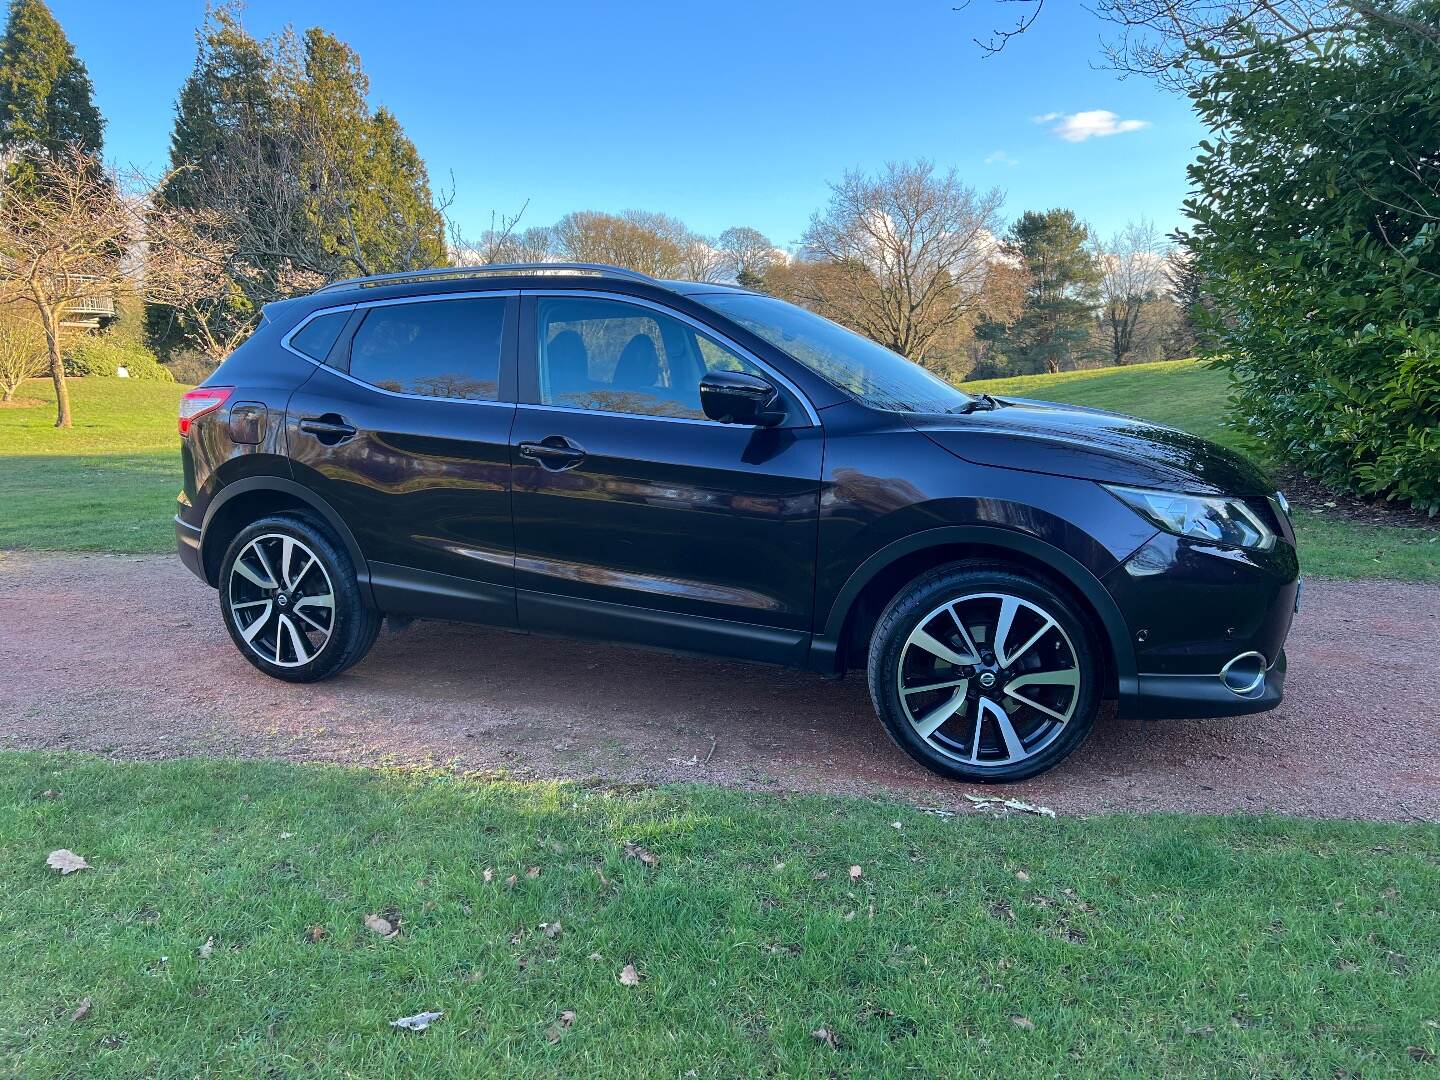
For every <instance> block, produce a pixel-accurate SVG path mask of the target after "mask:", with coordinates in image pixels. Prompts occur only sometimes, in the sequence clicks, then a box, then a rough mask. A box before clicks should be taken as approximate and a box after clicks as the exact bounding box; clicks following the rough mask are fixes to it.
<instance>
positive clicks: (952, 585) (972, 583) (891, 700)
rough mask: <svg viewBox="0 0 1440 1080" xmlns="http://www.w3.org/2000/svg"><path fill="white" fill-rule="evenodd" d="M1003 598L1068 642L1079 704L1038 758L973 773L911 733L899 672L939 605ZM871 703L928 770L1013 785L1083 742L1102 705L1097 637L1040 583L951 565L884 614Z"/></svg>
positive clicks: (872, 666) (873, 656) (873, 661)
mask: <svg viewBox="0 0 1440 1080" xmlns="http://www.w3.org/2000/svg"><path fill="white" fill-rule="evenodd" d="M985 592H1004V593H1009V594H1010V595H1012V596H1018V597H1020V598H1021V599H1022V600H1029V601H1031V602H1032V603H1035V604H1037V605H1039V606H1040V607H1041V608H1043V609H1044V610H1045V611H1046V612H1048V613H1049V614H1050V615H1051V616H1052V617H1053V618H1054V619H1055V621H1056V622H1057V623H1058V624H1059V625H1060V627H1061V629H1062V630H1064V631H1065V633H1066V635H1067V636H1068V637H1069V638H1070V643H1071V645H1072V646H1073V647H1074V649H1075V659H1076V663H1077V665H1078V666H1079V668H1080V692H1079V700H1077V701H1076V703H1075V710H1074V712H1073V713H1072V715H1071V717H1070V719H1069V720H1068V721H1067V722H1066V724H1065V728H1064V730H1063V731H1062V732H1061V733H1060V735H1059V737H1058V738H1056V739H1055V741H1054V742H1052V743H1051V744H1050V745H1049V746H1047V747H1046V748H1045V749H1044V750H1042V751H1040V753H1038V754H1035V755H1034V756H1032V757H1028V758H1026V759H1025V760H1023V761H1021V762H1018V763H1016V764H1014V765H1003V766H996V767H991V768H984V769H980V768H973V767H967V766H965V765H964V764H962V763H960V762H957V761H954V760H953V759H951V758H948V757H946V756H945V755H944V754H941V753H940V752H939V751H937V750H935V749H934V748H933V747H932V746H930V744H929V743H927V742H926V741H925V740H924V739H922V738H921V737H920V736H919V735H918V734H916V732H915V730H914V728H913V727H912V726H911V725H910V722H909V720H908V719H906V717H905V712H904V709H903V708H902V707H901V703H900V687H899V675H898V668H899V662H900V656H901V653H902V652H903V650H904V647H905V642H906V640H907V639H908V638H909V636H910V634H911V632H912V631H913V630H914V629H915V626H916V625H917V624H918V623H919V621H920V620H921V619H922V618H924V617H925V616H927V615H929V614H930V613H931V612H932V611H934V610H935V609H936V608H938V607H940V606H941V605H943V604H945V603H947V602H949V601H951V600H955V599H957V598H959V597H961V596H965V595H967V594H971V593H985ZM867 675H868V682H869V686H870V696H871V699H872V701H873V702H874V705H875V711H876V712H877V713H878V714H879V716H880V720H881V722H882V723H883V724H884V726H885V730H886V732H887V734H889V736H890V738H891V740H892V741H894V742H895V744H896V745H897V746H899V747H900V749H902V750H904V751H905V752H906V753H907V754H909V755H910V756H911V757H912V758H914V759H915V760H916V761H918V762H919V763H920V764H922V765H924V766H925V767H926V768H928V769H930V770H932V771H934V772H937V773H940V774H941V775H943V776H948V777H950V778H952V779H957V780H964V781H967V782H970V783H1011V782H1014V781H1018V780H1024V779H1026V778H1028V777H1031V776H1034V775H1036V774H1037V773H1041V772H1044V771H1045V770H1047V769H1050V768H1052V767H1054V766H1055V765H1057V764H1059V763H1060V762H1061V761H1062V760H1064V759H1065V758H1066V757H1068V756H1069V755H1070V753H1072V752H1073V751H1074V750H1075V748H1076V747H1078V746H1079V745H1080V743H1081V742H1083V741H1084V739H1085V737H1086V736H1087V735H1088V734H1089V733H1090V730H1091V728H1092V727H1093V726H1094V722H1095V714H1096V712H1097V710H1098V709H1099V705H1100V685H1099V684H1100V665H1099V663H1098V658H1097V653H1096V648H1095V639H1094V633H1093V631H1092V630H1091V629H1090V627H1089V625H1088V623H1087V621H1086V620H1085V619H1084V618H1083V616H1082V615H1081V614H1080V612H1079V611H1078V610H1077V608H1076V605H1075V603H1074V602H1073V601H1072V600H1070V599H1069V598H1068V597H1066V596H1065V595H1064V594H1062V593H1061V592H1059V591H1058V590H1056V589H1055V588H1053V587H1052V586H1050V585H1048V584H1047V583H1045V582H1042V581H1037V580H1035V579H1033V578H1030V577H1027V576H1024V575H1022V574H1020V573H1017V572H1016V571H1014V570H1010V569H1001V568H988V567H965V566H963V565H961V566H953V567H942V568H940V569H938V570H935V571H931V572H930V573H929V574H926V575H925V576H924V577H922V578H920V579H919V580H917V581H916V582H915V583H914V584H913V585H912V586H911V587H910V588H909V589H907V590H905V591H904V592H902V593H901V594H900V595H898V596H897V597H896V598H895V599H894V600H892V601H891V603H890V605H889V606H888V607H887V608H886V609H885V612H884V613H883V614H882V615H881V617H880V620H879V622H878V623H877V624H876V631H875V640H872V642H871V648H870V661H869V665H868V670H867Z"/></svg>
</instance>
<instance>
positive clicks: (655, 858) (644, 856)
mask: <svg viewBox="0 0 1440 1080" xmlns="http://www.w3.org/2000/svg"><path fill="white" fill-rule="evenodd" d="M625 857H626V858H627V859H639V860H640V861H641V862H642V863H644V864H645V865H646V866H648V867H650V869H652V870H653V869H655V867H657V866H659V865H660V856H659V855H656V854H655V853H654V852H653V851H651V850H650V849H649V848H643V847H641V846H640V845H639V844H631V843H629V842H626V844H625Z"/></svg>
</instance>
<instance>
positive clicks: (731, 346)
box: [518, 289, 820, 428]
mask: <svg viewBox="0 0 1440 1080" xmlns="http://www.w3.org/2000/svg"><path fill="white" fill-rule="evenodd" d="M519 292H520V295H521V296H533V297H535V298H536V299H540V298H543V297H547V296H565V297H579V298H581V299H590V300H614V301H616V302H618V303H621V304H630V305H631V306H633V307H642V308H650V309H652V310H654V311H658V312H660V314H662V315H668V316H669V317H670V318H672V319H677V320H679V321H680V322H682V323H687V324H689V326H690V327H691V328H693V329H695V330H698V331H699V332H700V333H702V334H704V335H705V336H706V337H708V338H711V339H712V340H714V341H716V342H717V343H719V344H720V345H721V346H723V347H724V348H726V349H728V350H729V351H730V352H733V353H734V354H735V355H736V356H739V357H740V358H742V359H744V360H748V361H749V362H750V363H752V364H754V365H755V366H756V367H757V368H759V369H760V370H761V371H763V372H765V374H766V375H769V376H770V377H771V378H772V379H774V380H775V381H776V382H778V383H779V384H780V385H781V386H783V387H784V388H785V389H786V390H788V391H790V393H791V394H792V395H794V397H795V400H796V401H798V402H800V406H801V408H803V409H804V410H805V415H806V417H807V418H808V420H809V421H810V422H809V423H808V424H807V425H805V426H806V427H815V428H818V427H819V426H820V415H819V414H818V413H817V412H816V411H815V406H813V405H811V404H810V399H809V398H807V397H806V396H805V395H804V394H803V393H802V392H801V391H800V388H799V387H798V386H796V385H795V384H794V383H793V382H792V381H791V380H790V379H787V378H786V377H785V376H784V375H782V374H780V372H778V371H776V370H775V368H774V367H773V366H772V365H770V364H767V363H766V362H765V361H764V360H761V359H760V358H759V357H758V356H756V355H755V354H754V353H752V352H751V351H750V350H749V349H747V348H745V347H744V346H743V345H738V344H736V343H735V342H734V341H731V340H730V339H729V338H728V337H726V336H725V335H724V334H722V333H720V332H719V331H718V330H716V329H715V328H714V327H713V326H708V325H706V324H705V323H703V322H701V321H700V320H699V319H695V318H691V317H690V316H689V315H686V314H685V313H684V312H683V311H676V310H675V309H674V308H672V307H666V306H665V305H664V304H660V303H656V302H655V301H654V300H647V299H645V298H644V297H641V296H631V295H629V294H628V293H613V292H605V291H603V290H600V289H520V290H519ZM536 322H537V324H538V322H539V320H538V317H537V320H536ZM537 329H538V325H537ZM535 345H536V356H535V357H534V359H535V362H536V364H537V365H538V364H539V361H540V357H539V345H540V342H539V340H538V338H537V340H536V342H535ZM525 361H526V358H525V357H521V358H520V362H521V363H522V364H523V363H525ZM536 375H537V377H538V375H539V372H538V371H537V372H536ZM518 404H519V405H520V406H521V407H523V408H534V409H549V410H552V411H556V412H571V413H585V414H587V415H590V416H626V417H630V418H632V419H637V420H671V421H676V420H678V421H680V422H681V423H685V424H708V425H711V426H715V427H737V426H746V427H754V426H755V425H753V424H750V425H736V424H721V423H720V421H718V420H710V419H699V418H692V417H688V416H655V415H653V414H650V413H625V412H614V411H612V410H609V409H577V408H573V407H571V406H568V405H545V404H541V403H539V402H528V401H522V402H519V403H518Z"/></svg>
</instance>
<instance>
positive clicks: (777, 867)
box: [775, 862, 785, 874]
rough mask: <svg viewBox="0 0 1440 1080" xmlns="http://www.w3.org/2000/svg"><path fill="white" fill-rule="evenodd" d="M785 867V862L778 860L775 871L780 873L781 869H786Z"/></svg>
mask: <svg viewBox="0 0 1440 1080" xmlns="http://www.w3.org/2000/svg"><path fill="white" fill-rule="evenodd" d="M784 869H785V864H784V863H783V862H777V863H776V864H775V873H777V874H778V873H779V872H780V871H781V870H784Z"/></svg>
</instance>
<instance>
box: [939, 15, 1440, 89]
mask: <svg viewBox="0 0 1440 1080" xmlns="http://www.w3.org/2000/svg"><path fill="white" fill-rule="evenodd" d="M997 2H998V3H999V4H1000V5H1002V6H1003V7H1004V8H1005V9H1007V13H1008V14H1010V15H1011V21H1010V23H1009V24H1008V25H1007V26H1002V27H999V28H997V29H995V30H993V31H991V32H990V34H989V36H988V37H986V38H985V39H983V40H981V39H977V44H979V45H980V47H981V49H983V50H984V51H985V52H986V53H997V52H1000V51H1001V50H1003V49H1004V48H1005V46H1006V45H1007V44H1008V43H1009V42H1010V41H1011V40H1012V39H1014V38H1016V37H1018V36H1020V35H1021V34H1024V33H1025V32H1026V31H1028V30H1029V29H1030V27H1031V26H1033V25H1034V23H1035V22H1036V20H1037V19H1038V18H1039V17H1040V15H1041V14H1042V13H1043V11H1044V8H1045V0H997ZM970 6H971V4H970V0H966V2H965V3H964V4H963V5H962V7H967V8H968V7H970ZM1415 9H1416V5H1415V3H1414V0H1091V5H1090V7H1089V10H1090V11H1092V12H1093V13H1094V14H1095V15H1097V16H1098V17H1099V18H1100V19H1102V20H1104V21H1105V22H1107V23H1109V24H1110V25H1111V26H1112V27H1113V28H1114V29H1113V32H1112V34H1111V35H1110V36H1109V37H1108V38H1107V39H1105V40H1104V41H1103V43H1102V46H1101V48H1102V50H1103V52H1104V54H1105V58H1106V60H1107V62H1108V63H1109V65H1110V66H1111V67H1113V68H1114V69H1115V70H1117V71H1120V72H1123V73H1125V74H1135V75H1144V76H1147V77H1149V78H1153V79H1155V80H1157V81H1159V82H1161V83H1162V84H1165V85H1167V86H1171V87H1173V88H1177V89H1181V90H1184V89H1188V88H1189V87H1190V86H1192V85H1193V84H1194V82H1195V80H1196V78H1197V77H1198V76H1199V75H1200V74H1202V73H1203V72H1204V70H1205V69H1206V68H1208V67H1209V66H1210V65H1211V64H1214V63H1216V62H1222V63H1223V62H1225V61H1231V60H1242V59H1244V58H1245V57H1248V56H1251V55H1253V54H1254V53H1255V52H1256V50H1257V49H1258V48H1260V47H1261V45H1262V44H1266V43H1268V44H1278V45H1281V46H1282V47H1285V48H1288V49H1293V50H1296V51H1299V50H1303V49H1306V48H1309V47H1310V46H1312V45H1313V44H1314V43H1315V42H1317V41H1319V40H1321V39H1325V38H1330V37H1334V36H1336V35H1345V34H1348V33H1351V32H1353V31H1354V30H1356V29H1358V28H1359V27H1360V26H1362V25H1364V24H1365V23H1366V22H1367V21H1370V20H1375V21H1378V22H1381V23H1384V24H1387V25H1390V26H1393V27H1395V28H1397V29H1401V30H1404V31H1406V32H1409V33H1413V34H1417V35H1419V36H1421V37H1424V38H1427V39H1429V40H1431V41H1436V42H1440V26H1436V25H1435V24H1434V23H1433V22H1431V21H1428V20H1426V19H1424V18H1422V17H1419V16H1418V15H1417V13H1416V10H1415Z"/></svg>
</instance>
